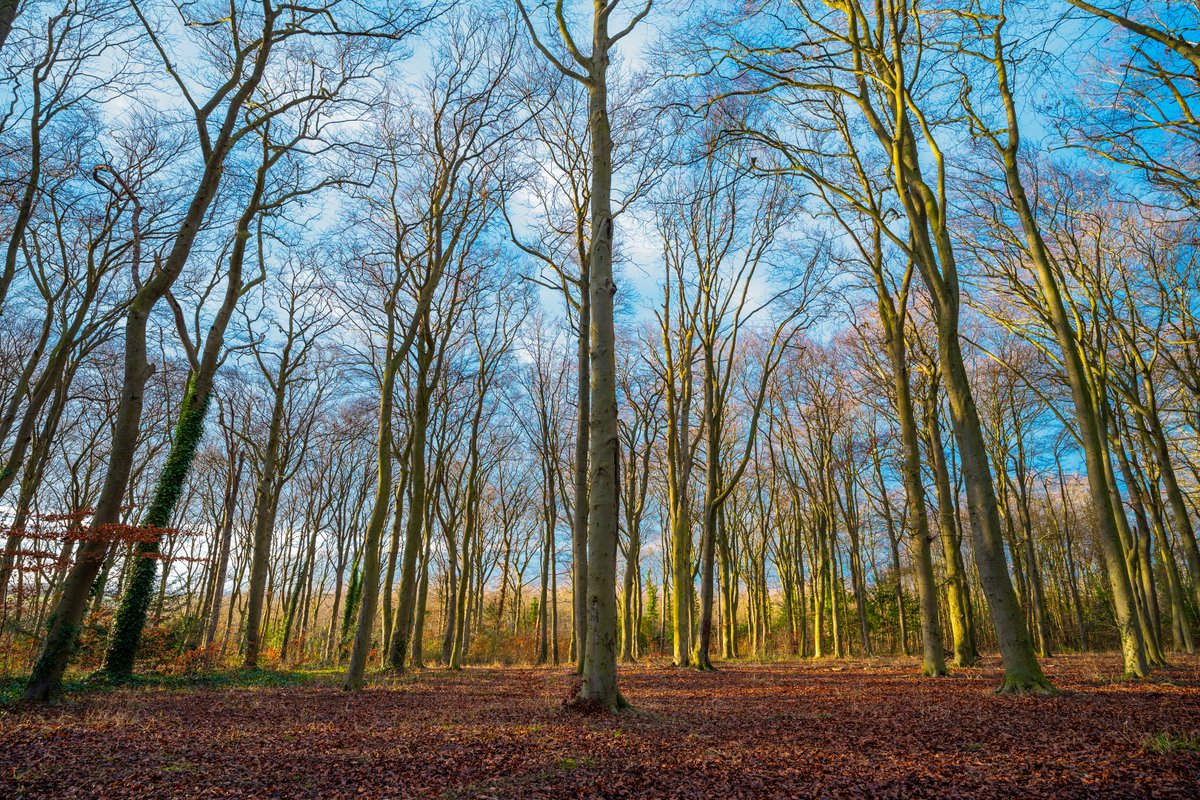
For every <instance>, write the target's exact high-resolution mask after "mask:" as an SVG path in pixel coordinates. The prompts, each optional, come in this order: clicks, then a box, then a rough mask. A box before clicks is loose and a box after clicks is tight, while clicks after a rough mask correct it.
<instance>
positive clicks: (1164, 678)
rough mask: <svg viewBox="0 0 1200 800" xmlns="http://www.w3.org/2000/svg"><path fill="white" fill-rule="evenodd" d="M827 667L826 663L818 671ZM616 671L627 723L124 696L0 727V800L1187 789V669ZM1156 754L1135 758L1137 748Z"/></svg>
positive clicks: (478, 679)
mask: <svg viewBox="0 0 1200 800" xmlns="http://www.w3.org/2000/svg"><path fill="white" fill-rule="evenodd" d="M834 666H842V667H844V669H842V670H838V671H835V670H831V667H834ZM915 669H916V667H915V663H914V662H908V661H876V662H847V663H843V664H832V663H830V662H825V663H820V664H812V663H779V664H766V665H764V664H757V665H742V664H738V665H728V666H725V667H724V668H723V669H722V670H721V671H720V672H717V673H708V674H702V673H697V672H694V671H690V670H673V669H663V668H661V667H655V668H645V667H640V668H636V669H630V670H625V671H624V672H623V673H622V690H623V692H624V693H625V695H626V697H627V698H628V699H629V700H630V701H631V702H633V703H634V709H632V710H631V711H629V712H626V713H622V714H619V715H580V714H578V713H574V712H571V711H568V710H566V709H563V708H562V707H561V700H562V697H564V696H565V695H566V694H567V693H568V692H569V690H570V688H571V685H572V677H571V676H570V675H569V674H568V673H567V671H566V670H548V669H515V668H513V669H468V670H465V671H463V672H460V673H449V672H441V671H436V670H434V671H429V672H426V673H423V674H421V675H420V676H419V677H417V678H416V679H413V678H411V677H406V678H404V679H402V680H388V679H382V678H381V679H378V680H376V682H375V683H374V684H372V686H371V687H370V688H368V689H367V690H366V691H364V692H362V693H360V694H347V693H345V692H342V691H341V690H340V689H338V688H337V685H336V676H333V677H331V678H330V679H329V682H328V683H327V684H325V683H317V684H311V683H310V684H309V685H303V686H286V687H267V688H255V689H243V688H193V689H174V690H161V689H135V690H123V691H119V692H113V693H107V694H90V695H81V696H77V697H76V698H73V699H72V702H71V704H69V705H68V706H66V707H64V708H62V709H57V710H51V711H27V710H21V711H17V710H10V711H8V712H5V713H3V714H2V715H0V795H2V796H23V797H97V796H103V797H133V796H139V797H145V796H154V797H265V796H287V797H322V798H335V797H337V798H340V797H379V798H384V797H446V798H577V797H611V798H622V797H655V798H693V797H694V798H702V797H705V798H707V797H721V798H758V797H830V796H836V797H972V798H978V797H1012V796H1018V795H1019V796H1022V797H1030V796H1038V795H1041V796H1054V797H1092V796H1095V795H1096V794H1104V795H1105V796H1129V797H1144V796H1150V795H1153V796H1156V797H1196V796H1200V752H1196V751H1195V750H1194V749H1192V748H1190V747H1186V746H1184V745H1183V744H1181V743H1190V742H1192V741H1194V740H1195V737H1196V736H1197V734H1198V733H1200V659H1197V658H1179V659H1178V666H1177V667H1176V668H1174V669H1170V670H1163V671H1161V672H1159V673H1157V674H1156V677H1155V678H1153V679H1151V680H1150V681H1144V682H1118V681H1113V680H1112V679H1111V677H1107V676H1110V675H1111V674H1113V673H1115V672H1118V671H1119V670H1120V662H1119V660H1118V659H1114V658H1105V657H1093V656H1077V657H1062V658H1056V659H1053V660H1050V661H1049V662H1047V664H1046V669H1047V672H1048V673H1049V674H1050V676H1051V677H1052V679H1053V680H1054V681H1055V683H1056V685H1057V686H1058V687H1059V688H1060V689H1062V690H1064V691H1063V694H1061V695H1059V696H1057V697H1051V698H1046V697H1031V696H1017V697H1013V696H996V695H993V694H992V692H991V689H992V688H994V686H995V685H996V684H997V683H998V682H999V670H998V669H997V665H996V664H995V663H994V662H993V663H989V664H987V665H986V666H985V667H984V668H982V669H971V670H960V671H958V673H957V675H956V677H951V678H942V679H921V678H918V677H914V675H913V672H914V670H915ZM1148 742H1151V743H1157V746H1149V745H1148V744H1147V743H1148Z"/></svg>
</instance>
